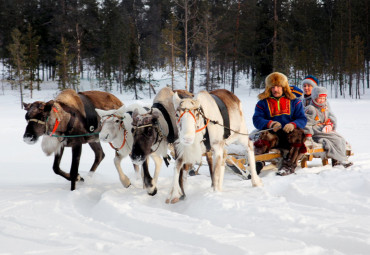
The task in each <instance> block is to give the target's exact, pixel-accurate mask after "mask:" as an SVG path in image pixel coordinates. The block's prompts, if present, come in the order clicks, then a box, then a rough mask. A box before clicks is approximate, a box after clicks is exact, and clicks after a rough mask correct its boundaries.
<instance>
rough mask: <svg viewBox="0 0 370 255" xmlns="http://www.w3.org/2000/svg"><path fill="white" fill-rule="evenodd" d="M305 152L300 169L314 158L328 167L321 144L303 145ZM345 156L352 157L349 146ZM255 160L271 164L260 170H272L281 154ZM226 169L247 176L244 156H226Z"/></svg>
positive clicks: (231, 154) (277, 152)
mask: <svg viewBox="0 0 370 255" xmlns="http://www.w3.org/2000/svg"><path fill="white" fill-rule="evenodd" d="M305 145H306V148H307V152H306V153H305V154H304V155H303V157H302V158H301V159H300V165H301V168H305V167H307V162H308V161H312V160H313V159H314V158H321V161H322V164H323V165H324V166H325V165H328V164H329V158H327V157H326V155H325V154H326V153H325V150H324V148H323V147H322V144H318V143H313V144H309V142H306V143H305ZM346 155H347V157H350V156H353V155H354V154H353V152H352V148H351V146H350V145H349V144H347V148H346ZM255 160H256V162H257V161H262V162H270V163H271V164H265V167H264V168H263V169H262V171H264V170H272V169H277V168H278V166H277V165H278V163H279V162H280V161H281V160H282V155H281V152H280V151H279V150H277V149H272V150H271V151H270V152H269V153H265V154H261V155H256V156H255ZM226 167H227V168H229V169H230V170H232V171H233V172H235V173H238V172H239V173H240V174H242V175H244V176H247V175H248V174H247V173H248V171H247V167H246V159H245V158H244V156H241V155H238V154H236V153H230V154H228V157H227V159H226Z"/></svg>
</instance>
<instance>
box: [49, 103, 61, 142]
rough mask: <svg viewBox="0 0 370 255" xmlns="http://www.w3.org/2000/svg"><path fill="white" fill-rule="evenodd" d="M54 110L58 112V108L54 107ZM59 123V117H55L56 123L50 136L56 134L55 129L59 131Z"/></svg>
mask: <svg viewBox="0 0 370 255" xmlns="http://www.w3.org/2000/svg"><path fill="white" fill-rule="evenodd" d="M53 111H54V112H55V113H56V114H58V110H57V108H55V107H53ZM59 123H60V121H59V120H58V117H57V118H56V119H55V124H54V128H53V131H52V132H51V133H50V136H52V135H54V133H55V131H57V128H58V126H59Z"/></svg>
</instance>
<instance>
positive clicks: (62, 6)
mask: <svg viewBox="0 0 370 255" xmlns="http://www.w3.org/2000/svg"><path fill="white" fill-rule="evenodd" d="M369 4H370V3H369V1H368V0H321V1H318V0H244V1H243V0H100V1H99V0H0V58H1V60H2V63H3V66H4V70H2V76H3V77H2V79H9V80H12V81H13V82H14V84H15V85H18V86H21V87H22V85H21V84H22V82H26V84H27V85H26V87H27V88H29V89H31V91H32V89H34V86H38V88H39V86H40V82H42V81H44V80H49V79H53V80H54V79H55V80H57V81H58V84H59V86H60V88H61V89H63V88H67V87H71V88H78V85H79V82H80V79H81V78H86V77H84V75H86V73H87V72H86V70H87V69H88V71H89V72H88V73H91V74H92V76H93V77H96V78H97V79H98V80H99V85H100V86H101V87H103V88H104V89H105V90H107V91H109V90H112V87H113V86H114V85H117V86H118V88H119V90H120V91H121V92H122V91H123V90H124V89H132V90H134V91H135V95H136V96H137V92H138V90H141V89H143V86H144V84H151V83H152V80H151V79H152V77H151V73H152V72H153V71H154V70H156V69H158V68H166V70H168V72H169V75H170V76H171V77H172V79H171V82H170V83H171V84H170V85H171V86H175V85H174V83H175V77H176V76H179V75H180V76H181V77H183V78H184V79H185V81H186V82H185V88H184V89H187V90H189V91H191V92H192V91H194V86H202V87H204V88H205V89H207V90H212V89H214V88H217V87H218V86H220V84H227V85H228V86H229V87H228V88H229V89H230V90H231V91H234V89H235V87H236V86H237V84H238V75H239V74H241V73H243V74H247V75H248V76H250V77H251V80H252V83H253V84H252V87H253V88H260V87H263V81H264V78H265V77H266V76H267V75H268V74H269V73H271V72H273V71H280V72H283V73H285V74H287V76H288V77H290V78H291V82H292V83H293V84H299V82H300V81H301V79H302V78H303V77H304V76H305V75H307V74H312V75H315V76H317V77H319V79H320V80H321V81H322V84H323V85H325V86H327V87H328V86H330V88H331V89H332V90H333V91H334V94H335V96H336V97H339V96H341V97H345V96H349V97H352V98H353V97H356V98H360V96H361V94H363V93H364V91H365V88H369V58H370V50H369V34H370V31H369ZM196 68H200V70H201V71H202V74H204V75H203V79H202V83H201V84H195V82H194V77H195V70H196ZM143 70H145V72H143Z"/></svg>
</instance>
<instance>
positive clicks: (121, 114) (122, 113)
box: [116, 105, 127, 116]
mask: <svg viewBox="0 0 370 255" xmlns="http://www.w3.org/2000/svg"><path fill="white" fill-rule="evenodd" d="M126 109H127V107H126V106H125V105H122V106H121V107H120V108H119V109H118V110H117V111H116V114H117V115H118V116H123V115H124V114H125V113H126V111H127V110H126Z"/></svg>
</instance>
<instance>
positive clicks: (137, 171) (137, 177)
mask: <svg viewBox="0 0 370 255" xmlns="http://www.w3.org/2000/svg"><path fill="white" fill-rule="evenodd" d="M132 165H133V166H134V170H135V173H136V180H139V179H140V177H141V174H140V166H139V165H135V164H132Z"/></svg>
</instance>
